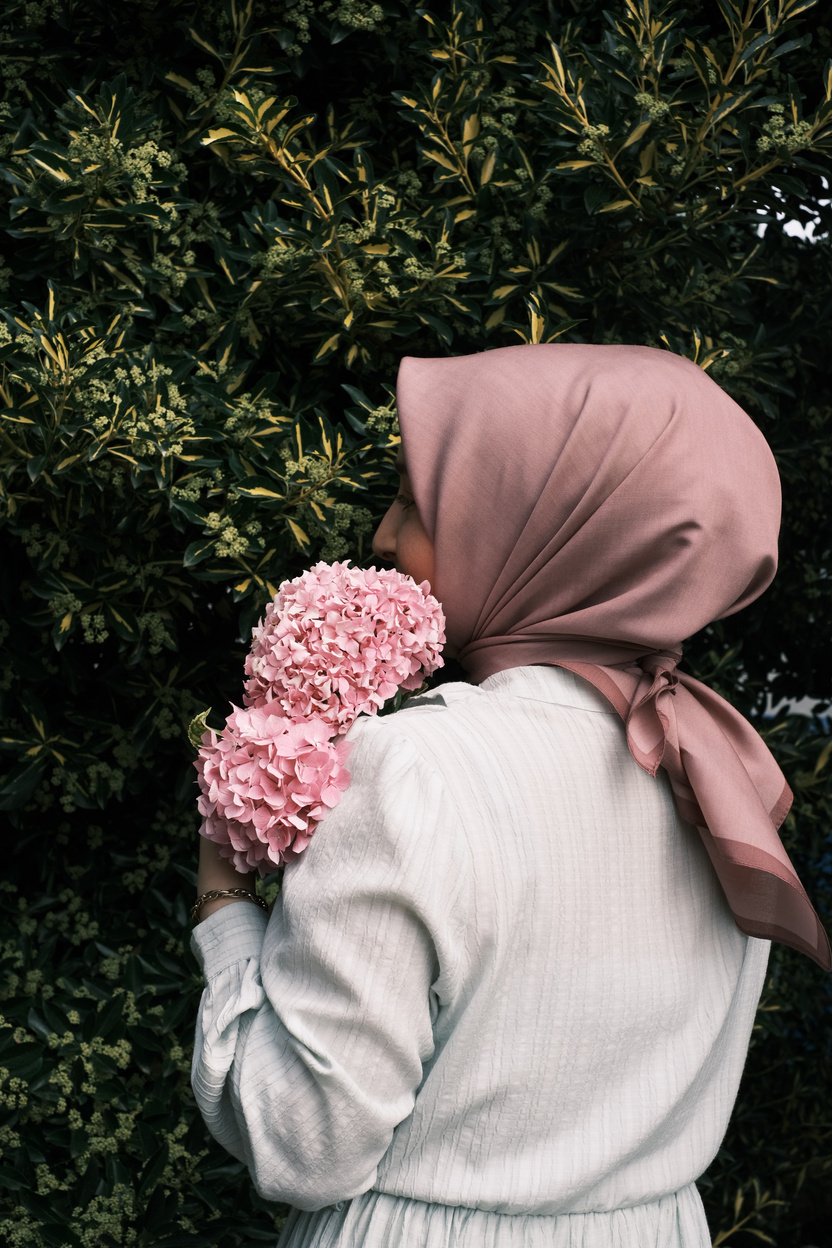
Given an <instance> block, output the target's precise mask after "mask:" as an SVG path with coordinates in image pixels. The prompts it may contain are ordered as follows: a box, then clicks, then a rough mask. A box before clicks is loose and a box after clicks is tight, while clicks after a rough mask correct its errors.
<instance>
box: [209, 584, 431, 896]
mask: <svg viewBox="0 0 832 1248" xmlns="http://www.w3.org/2000/svg"><path fill="white" fill-rule="evenodd" d="M429 590H430V586H429V584H428V582H427V581H423V582H422V584H421V585H416V583H415V581H413V580H412V578H411V577H409V576H404V575H402V574H401V573H399V572H394V571H390V570H387V569H383V570H382V571H380V572H378V571H376V569H375V568H367V569H363V568H350V567H349V566H348V564H347V563H346V562H345V563H333V564H327V563H318V564H316V565H315V567H314V568H312V570H311V571H309V572H304V573H303V575H302V576H299V577H297V578H296V579H295V580H293V581H284V583H283V584H282V585H281V586H280V590H279V591H278V593H277V595H276V596H275V598H274V601H273V602H271V603H270V604H269V605H268V607H267V608H266V615H265V618H264V619H263V620H262V621H261V622H260V624H259V625H258V626H257V628H255V629H254V630H253V631H252V637H253V642H252V647H251V651H250V653H249V655H248V657H247V659H246V667H245V670H246V675H247V676H248V680H247V681H246V684H245V695H244V700H245V703H246V707H245V709H241V708H239V707H234V708H233V709H232V713H231V714H230V715H229V716H228V718H227V720H226V722H225V728H224V729H223V731H222V732H221V733H216V732H214V731H213V730H208V731H207V732H206V733H205V734H204V735H203V737H202V745H201V747H200V749H199V754H198V758H197V761H196V763H195V766H196V768H197V772H198V777H199V787H200V790H201V794H200V797H199V800H198V803H197V805H198V809H199V813H200V814H201V815H202V817H203V823H202V827H201V828H200V833H201V835H202V836H205V837H207V838H208V840H212V841H215V842H217V843H218V844H219V845H220V847H221V848H220V853H221V854H222V856H223V857H224V858H230V859H231V860H232V861H233V862H234V865H235V866H236V868H237V870H239V871H248V870H252V869H255V868H256V869H257V870H259V871H260V874H261V875H265V874H267V873H268V871H269V870H272V869H274V868H275V867H278V866H280V865H282V864H283V863H287V862H293V861H294V860H295V859H296V858H297V857H298V855H299V854H300V853H301V852H302V851H303V850H304V849H305V848H306V846H307V845H308V844H309V840H310V838H311V837H312V834H313V832H314V831H315V828H316V827H317V826H318V824H319V823H320V821H321V819H322V818H323V817H324V815H325V814H326V812H327V811H328V810H331V809H332V808H333V807H334V806H336V805H337V803H338V802H339V801H340V799H341V795H342V794H343V793H344V791H345V790H346V789H347V787H348V786H349V782H350V776H349V772H348V771H347V770H346V767H345V763H346V761H347V756H348V754H349V750H350V748H351V746H350V743H349V742H347V741H346V740H345V738H344V734H345V733H346V731H347V729H348V728H349V726H350V724H352V723H353V721H354V720H355V719H356V718H357V717H358V715H361V714H367V715H375V714H376V712H377V711H378V709H379V708H380V707H381V706H383V704H384V703H385V702H386V701H387V699H388V698H390V697H392V696H393V694H395V693H396V691H397V690H398V689H418V688H419V686H420V685H421V684H422V682H423V679H424V677H425V676H426V675H429V674H430V673H431V672H433V671H435V670H436V669H437V668H438V667H441V666H442V665H443V660H442V657H441V647H442V645H443V644H444V642H445V632H444V627H445V618H444V615H443V614H442V608H441V607H440V605H439V603H438V602H437V601H436V599H435V598H434V597H432V596H431V594H430V593H429Z"/></svg>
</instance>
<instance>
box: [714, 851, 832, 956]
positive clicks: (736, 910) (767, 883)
mask: <svg viewBox="0 0 832 1248" xmlns="http://www.w3.org/2000/svg"><path fill="white" fill-rule="evenodd" d="M698 830H699V834H700V836H701V837H702V840H703V842H704V844H705V848H706V849H707V851H708V855H709V857H710V859H711V862H712V864H713V867H714V870H715V871H716V874H717V877H718V878H719V882H720V884H721V885H722V889H723V892H724V893H725V896H726V899H727V901H728V905H729V906H730V908H731V913H732V915H733V916H734V922H735V923H736V925H737V927H738V928H739V929H740V931H741V932H743V933H744V934H745V935H746V936H753V937H755V938H756V939H757V940H777V941H780V943H781V944H784V945H788V946H789V948H790V949H796V950H797V952H798V953H804V954H806V956H807V957H809V958H811V959H812V961H813V962H816V963H817V965H818V966H819V967H821V969H822V970H824V971H832V949H830V946H829V938H828V936H827V935H826V932H825V930H824V928H823V925H822V923H821V921H820V919H819V918H818V916H817V914H816V912H815V910H814V908H813V906H812V903H811V902H810V900H809V898H808V897H807V895H806V891H805V889H804V888H803V885H802V884H801V883H800V880H799V879H798V878H797V876H793V877H792V878H791V879H788V878H785V873H784V870H783V867H782V864H780V863H778V862H774V861H772V860H771V859H769V858H768V855H765V854H763V858H764V859H766V860H767V861H765V863H764V862H763V861H762V860H761V861H760V863H759V864H756V865H755V864H753V863H751V862H749V861H740V860H739V859H740V858H743V859H746V860H747V859H748V857H749V853H751V854H752V855H754V854H755V853H756V854H757V855H759V854H762V851H760V850H757V851H755V850H753V849H751V848H750V847H749V846H748V845H740V844H738V843H736V842H723V841H722V840H721V839H720V838H719V837H715V836H712V835H711V833H710V831H709V829H708V828H706V827H700V828H699V829H698Z"/></svg>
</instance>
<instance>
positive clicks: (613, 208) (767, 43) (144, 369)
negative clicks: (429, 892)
mask: <svg viewBox="0 0 832 1248" xmlns="http://www.w3.org/2000/svg"><path fill="white" fill-rule="evenodd" d="M607 4H608V11H605V9H604V7H603V5H602V4H601V3H598V2H597V0H589V2H586V3H578V0H574V3H569V2H568V0H565V2H564V3H562V4H554V3H549V4H547V3H543V2H542V0H526V2H525V3H518V4H512V3H509V2H508V0H505V2H504V0H482V2H480V3H477V2H475V0H464V2H462V0H455V2H453V3H447V4H436V5H435V7H434V8H433V9H432V10H427V9H415V8H413V7H411V6H410V5H408V4H406V3H404V2H403V0H384V2H383V3H367V2H366V0H341V2H340V3H338V2H336V0H319V2H318V3H313V2H312V0H295V2H294V3H292V2H291V0H248V2H247V3H242V2H240V3H238V2H237V0H229V3H227V4H223V3H219V2H218V0H205V2H204V3H201V4H195V3H193V0H124V2H123V3H121V4H119V5H112V4H108V3H106V2H105V0H87V3H85V4H84V5H83V6H81V5H76V4H74V3H72V2H71V0H26V2H24V3H20V4H7V5H5V6H4V7H3V9H2V11H0V76H2V83H3V102H2V103H0V131H1V132H2V138H0V174H2V183H0V201H1V202H0V226H1V227H2V229H0V248H2V257H3V259H2V263H1V264H0V305H1V306H0V313H2V319H1V320H0V369H1V370H2V376H1V377H0V385H1V386H2V391H1V392H0V403H2V409H0V417H1V418H2V424H1V425H0V432H1V433H2V438H1V439H0V530H1V531H2V543H3V546H2V561H1V562H0V641H1V642H2V648H3V653H2V672H0V704H1V705H0V715H2V723H3V728H2V738H1V739H0V748H2V758H3V763H4V766H3V777H2V785H0V809H2V810H3V811H4V818H5V820H6V821H7V825H8V833H7V836H6V839H5V843H6V846H7V858H8V866H7V870H6V871H5V872H4V878H3V880H2V881H0V890H2V892H3V894H4V900H5V903H6V904H5V905H4V908H3V915H2V933H0V941H1V942H2V965H3V971H4V973H5V974H4V985H5V986H4V987H3V989H2V992H3V1003H2V1010H3V1016H2V1022H0V1078H1V1079H2V1084H0V1096H2V1102H3V1105H2V1112H3V1119H2V1125H0V1148H2V1158H1V1159H0V1186H2V1192H0V1240H2V1241H3V1242H6V1243H8V1244H10V1245H12V1246H17V1245H25V1246H26V1248H41V1246H42V1245H48V1246H50V1248H51V1246H53V1245H55V1246H59V1248H64V1246H67V1248H69V1246H71V1248H76V1246H77V1245H85V1246H89V1248H100V1246H106V1245H111V1244H114V1245H130V1244H136V1245H142V1246H145V1245H146V1246H148V1248H150V1246H153V1248H177V1246H178V1245H183V1246H188V1248H199V1246H200V1245H205V1246H208V1245H211V1246H213V1245H217V1246H221V1248H226V1246H228V1248H231V1246H237V1245H253V1244H255V1243H258V1242H274V1239H275V1230H276V1228H277V1227H279V1226H280V1225H281V1224H282V1219H283V1217H284V1215H285V1212H286V1210H285V1209H282V1208H280V1207H274V1206H269V1205H267V1204H266V1203H265V1202H263V1201H261V1200H259V1199H258V1198H257V1196H256V1195H255V1194H254V1192H253V1189H252V1187H251V1184H250V1181H249V1179H248V1176H247V1175H246V1173H245V1172H244V1171H243V1170H242V1167H241V1166H239V1165H237V1164H236V1163H233V1162H232V1161H231V1159H230V1158H229V1157H228V1156H227V1155H226V1154H224V1153H223V1152H222V1151H221V1150H220V1149H219V1148H217V1147H216V1146H215V1145H214V1144H213V1143H212V1142H211V1141H210V1140H209V1139H208V1137H207V1135H206V1132H205V1130H204V1128H203V1125H202V1122H201V1119H200V1118H199V1115H198V1113H197V1112H196V1109H195V1106H194V1103H193V1099H192V1096H191V1093H190V1089H189V1082H188V1076H189V1047H190V1042H191V1036H192V1028H193V1021H194V1017H195V1012H196V1005H197V1002H198V998H199V992H200V988H201V983H200V978H199V975H198V971H197V968H196V965H195V963H194V961H193V959H192V957H191V955H190V952H189V950H188V928H189V924H188V920H187V909H188V906H189V904H190V901H191V899H192V897H193V888H194V883H195V875H194V865H195V840H196V828H197V826H198V819H197V816H196V814H195V808H194V784H193V778H194V772H193V767H192V750H191V748H190V746H189V744H188V741H187V735H186V728H187V724H188V722H189V720H190V719H191V718H192V716H193V715H194V714H195V713H196V712H197V711H199V710H202V709H203V708H205V707H209V706H210V707H211V708H212V715H213V721H212V722H215V723H217V724H220V723H222V722H223V720H224V716H225V713H226V708H227V704H228V701H229V700H231V699H232V698H235V697H238V696H239V687H240V677H241V666H242V657H243V653H244V650H245V646H246V638H247V636H248V635H249V632H250V629H251V626H252V624H253V622H254V621H255V620H256V619H257V618H258V616H259V614H260V612H261V611H262V608H263V605H264V603H265V602H266V601H267V600H268V598H269V597H270V596H271V595H272V594H273V593H274V591H275V588H276V586H277V585H278V584H279V583H280V581H281V580H283V579H284V578H285V577H287V576H292V575H296V574H297V573H298V572H299V571H300V570H301V569H302V568H304V567H305V566H308V565H309V564H310V563H311V562H313V561H314V560H315V559H317V558H321V557H322V558H325V559H332V558H341V557H350V558H353V559H355V560H356V561H359V562H361V561H368V560H369V559H370V558H371V552H370V549H369V541H370V535H371V532H372V530H373V527H374V525H375V523H376V521H377V519H378V517H379V516H380V515H381V513H382V512H383V510H384V508H385V507H386V505H387V503H388V502H389V500H390V498H391V497H392V494H393V490H394V474H393V471H392V461H393V458H394V455H395V447H396V443H397V436H398V435H397V423H396V411H395V395H394V384H395V375H396V369H397V365H398V361H399V359H400V358H401V357H402V356H403V355H406V354H415V355H441V354H457V353H463V352H470V351H479V350H484V349H488V348H491V347H497V346H503V345H507V344H509V343H512V342H518V341H527V342H531V343H534V342H541V341H554V340H556V339H561V340H563V341H572V342H596V343H611V342H612V343H615V342H628V343H645V344H647V345H652V346H657V347H665V348H667V349H670V350H672V351H675V352H678V353H680V354H684V355H688V356H689V357H690V358H692V359H694V360H695V361H696V362H697V363H698V364H699V365H700V366H701V367H703V368H706V369H708V370H709V372H710V374H711V376H713V377H714V378H715V379H716V380H717V381H718V382H719V383H720V384H721V385H722V386H724V387H725V389H726V390H728V392H729V393H731V394H732V395H733V396H734V397H735V398H736V399H737V400H738V402H740V403H741V404H742V405H743V406H744V407H745V408H746V410H747V411H748V412H749V413H750V414H751V416H752V417H753V419H754V420H755V421H757V423H758V424H759V426H760V428H761V429H762V430H763V432H764V433H765V435H766V437H767V438H768V440H769V442H770V444H771V446H772V448H773V450H774V453H775V455H776V457H777V460H778V464H779V467H780V471H781V475H782V479H783V485H784V522H783V533H782V541H781V568H780V572H779V574H778V577H777V579H776V581H775V582H774V585H773V587H772V588H771V589H770V590H769V591H768V593H767V594H766V595H765V596H764V597H763V599H762V601H760V602H759V603H757V604H755V605H754V606H753V607H752V608H750V609H748V610H746V611H744V612H742V613H741V614H740V615H739V616H738V617H733V618H732V619H730V620H728V621H725V622H724V623H722V624H720V625H715V626H713V627H711V628H708V629H705V630H704V631H703V633H702V634H700V635H699V636H697V637H696V638H694V639H692V640H691V642H690V643H689V644H688V646H687V647H686V656H685V664H686V667H687V670H689V671H691V672H693V673H694V674H695V675H698V676H699V677H700V678H701V679H705V680H707V681H708V682H710V683H712V684H713V685H714V686H715V687H716V688H718V689H719V690H720V691H721V692H722V693H724V694H725V695H726V696H727V697H729V698H730V699H731V700H732V701H733V702H734V703H735V704H736V705H737V706H738V707H739V708H740V709H741V710H742V711H743V712H744V713H745V714H747V715H749V716H750V717H751V718H752V719H754V720H755V722H756V723H757V725H758V727H759V728H760V730H761V732H762V733H763V735H764V736H765V738H766V740H767V741H768V742H769V744H770V745H771V748H772V749H773V750H774V751H775V753H776V754H777V757H778V759H779V760H780V762H781V765H782V766H783V768H784V770H785V771H786V772H787V774H788V776H789V779H790V782H791V783H792V786H793V788H794V790H795V795H796V800H795V806H794V809H793V812H792V814H791V815H790V816H789V819H788V820H787V823H786V825H785V827H784V832H783V835H784V839H785V841H786V842H787V847H788V849H789V852H790V853H791V854H792V856H793V859H794V861H795V863H796V865H797V866H798V869H799V870H800V872H801V875H802V877H803V879H804V880H805V882H806V884H807V888H808V889H809V892H810V894H811V896H812V897H813V900H814V901H815V903H816V905H817V907H818V909H819V911H820V912H821V914H822V916H825V917H826V921H827V923H828V922H829V918H830V915H832V850H831V849H830V835H829V827H830V817H832V791H830V783H829V776H830V773H832V766H831V765H830V761H829V760H830V753H832V740H831V739H830V735H829V723H828V720H827V719H824V718H823V716H822V712H824V711H825V710H827V709H828V707H829V698H830V684H831V683H832V682H830V675H832V658H830V647H829V644H828V620H829V618H830V606H832V593H830V585H831V584H832V580H830V575H829V570H830V550H832V518H830V492H829V489H828V481H829V472H830V465H831V464H832V421H831V420H830V413H832V395H831V394H830V374H829V368H828V350H829V348H828V343H829V336H830V329H832V294H831V293H830V292H832V264H831V263H830V259H831V258H832V257H831V253H830V244H829V233H828V230H829V224H830V219H832V213H830V207H829V204H828V194H829V191H828V186H829V176H830V164H829V152H830V146H832V62H829V61H826V60H825V57H826V53H827V52H828V51H829V50H830V44H832V37H830V30H829V28H828V27H827V26H824V25H823V20H824V6H821V5H818V4H816V3H812V0H742V2H741V3H734V0H717V2H716V3H711V2H708V0H690V3H689V4H688V6H687V8H682V7H681V6H680V5H679V4H678V3H675V2H672V3H665V2H663V0H658V2H656V3H653V4H651V3H650V0H607ZM791 220H796V221H799V222H803V223H804V224H805V223H814V238H813V239H812V240H809V239H806V238H801V237H799V236H795V235H794V234H791V233H789V232H787V231H786V229H785V225H786V223H787V222H789V221H791ZM806 695H809V696H811V697H814V698H817V699H821V700H824V699H825V700H826V701H825V702H824V701H821V703H820V705H819V706H818V707H817V709H816V713H815V714H814V715H813V716H802V715H796V714H793V713H789V712H788V711H787V710H786V711H783V712H779V713H777V714H775V715H771V714H767V711H770V710H771V708H772V707H774V706H776V705H777V704H779V703H781V701H782V700H783V699H784V698H785V699H799V698H802V697H804V696H806ZM279 882H280V881H279V875H275V876H274V877H270V878H269V879H268V880H267V881H266V882H265V884H264V886H263V887H264V888H265V891H266V894H267V895H269V896H274V895H275V894H276V892H277V890H278V888H279ZM770 967H771V969H770V976H769V980H768V982H767V986H766V990H765V993H764V997H763V1001H762V1003H761V1007H760V1011H759V1014H758V1022H757V1025H756V1027H755V1031H754V1035H753V1038H752V1046H751V1050H750V1056H749V1061H748V1065H747V1069H746V1074H745V1077H744V1080H743V1085H742V1088H741V1091H740V1097H739V1101H738V1104H737V1107H736V1111H735V1114H734V1117H733V1119H732V1124H731V1127H730V1129H729V1132H728V1136H727V1137H726V1141H725V1144H724V1146H723V1148H722V1149H721V1151H720V1153H719V1155H718V1157H717V1158H716V1160H715V1161H714V1163H713V1165H712V1166H711V1167H710V1169H709V1170H708V1172H707V1174H706V1175H705V1176H704V1177H703V1179H702V1180H701V1181H700V1188H701V1190H702V1192H703V1197H704V1199H705V1202H706V1208H707V1212H708V1217H709V1221H710V1225H711V1227H712V1230H713V1234H714V1243H715V1244H724V1243H730V1244H732V1245H742V1244H744V1243H750V1242H752V1239H754V1238H755V1237H756V1242H759V1239H760V1238H762V1239H764V1240H765V1241H766V1242H771V1243H777V1244H780V1245H782V1246H783V1248H799V1245H802V1244H804V1243H806V1242H809V1241H811V1242H812V1243H814V1244H817V1245H818V1246H819V1248H822V1245H824V1244H829V1243H830V1242H832V1241H830V1239H829V1233H828V1231H827V1230H826V1229H825V1227H826V1224H827V1222H829V1221H832V1218H830V1214H832V1199H830V1195H829V1191H830V1182H829V1180H830V1175H832V1127H831V1126H830V1123H829V1115H828V1106H829V1104H830V1101H831V1100H832V1045H831V1044H830V1027H829V1024H830V1020H832V998H830V989H829V984H828V981H827V979H826V978H825V977H824V976H823V975H822V973H821V972H820V971H819V970H818V969H817V968H816V967H815V966H814V965H813V964H811V963H810V962H808V960H807V959H805V958H801V957H799V956H798V955H797V954H794V953H792V952H791V951H789V950H787V949H785V948H783V947H782V946H775V947H774V950H773V954H772V959H771V964H770ZM778 1202H779V1203H778ZM824 1236H826V1238H824Z"/></svg>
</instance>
